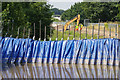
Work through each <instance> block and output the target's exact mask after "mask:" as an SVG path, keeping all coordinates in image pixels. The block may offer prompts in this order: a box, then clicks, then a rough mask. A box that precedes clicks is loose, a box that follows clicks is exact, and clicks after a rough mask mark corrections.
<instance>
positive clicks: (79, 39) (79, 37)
mask: <svg viewBox="0 0 120 80" xmlns="http://www.w3.org/2000/svg"><path fill="white" fill-rule="evenodd" d="M79 40H81V25H80V36H79Z"/></svg>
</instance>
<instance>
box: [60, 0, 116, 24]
mask: <svg viewBox="0 0 120 80" xmlns="http://www.w3.org/2000/svg"><path fill="white" fill-rule="evenodd" d="M117 5H118V3H117V2H81V3H80V2H79V3H75V4H74V5H73V6H71V8H70V9H68V10H66V11H65V12H64V13H63V14H62V17H61V19H62V20H70V19H72V18H73V17H75V16H76V15H77V14H80V15H81V19H80V20H81V21H80V22H82V23H83V20H84V19H90V21H91V22H98V19H100V20H101V21H103V22H106V21H116V20H118V18H117V14H118V6H117Z"/></svg>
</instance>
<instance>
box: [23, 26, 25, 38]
mask: <svg viewBox="0 0 120 80" xmlns="http://www.w3.org/2000/svg"><path fill="white" fill-rule="evenodd" d="M24 37H25V27H24V29H23V38H24Z"/></svg>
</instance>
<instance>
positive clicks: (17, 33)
mask: <svg viewBox="0 0 120 80" xmlns="http://www.w3.org/2000/svg"><path fill="white" fill-rule="evenodd" d="M19 29H20V27H18V33H17V34H18V35H17V37H16V38H19Z"/></svg>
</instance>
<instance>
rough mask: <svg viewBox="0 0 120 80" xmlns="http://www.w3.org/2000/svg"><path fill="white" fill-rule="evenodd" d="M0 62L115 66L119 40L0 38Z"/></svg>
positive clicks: (119, 54) (119, 60)
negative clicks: (0, 56) (0, 57)
mask: <svg viewBox="0 0 120 80" xmlns="http://www.w3.org/2000/svg"><path fill="white" fill-rule="evenodd" d="M0 48H1V53H2V63H14V62H15V63H20V62H22V63H27V62H30V63H31V62H32V63H34V62H37V63H79V64H104V65H107V64H108V65H119V62H120V39H83V40H65V41H63V40H62V41H37V40H32V39H15V38H10V37H5V38H3V37H0Z"/></svg>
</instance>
